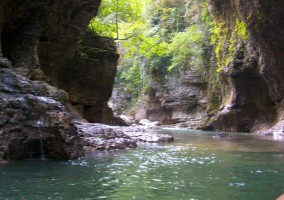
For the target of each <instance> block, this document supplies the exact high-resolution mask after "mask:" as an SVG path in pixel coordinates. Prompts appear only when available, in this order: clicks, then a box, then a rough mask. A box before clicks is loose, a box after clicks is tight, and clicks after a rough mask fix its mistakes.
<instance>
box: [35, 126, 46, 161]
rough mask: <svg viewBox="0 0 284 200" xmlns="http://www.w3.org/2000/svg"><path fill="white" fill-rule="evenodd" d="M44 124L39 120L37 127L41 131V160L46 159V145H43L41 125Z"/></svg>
mask: <svg viewBox="0 0 284 200" xmlns="http://www.w3.org/2000/svg"><path fill="white" fill-rule="evenodd" d="M42 126H43V123H42V122H41V121H37V127H38V131H39V133H40V154H41V157H40V158H41V160H45V157H44V147H43V136H42V131H41V127H42Z"/></svg>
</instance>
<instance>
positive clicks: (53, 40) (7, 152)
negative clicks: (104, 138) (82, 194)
mask: <svg viewBox="0 0 284 200" xmlns="http://www.w3.org/2000/svg"><path fill="white" fill-rule="evenodd" d="M99 4H100V0H68V1H64V2H61V1H53V0H47V1H30V0H20V1H10V0H3V1H1V2H0V36H1V37H0V38H1V39H0V67H1V75H0V78H1V79H0V85H1V89H0V101H1V107H0V112H1V125H0V135H1V141H0V160H1V159H6V160H14V159H24V158H38V157H41V154H44V156H45V157H46V158H61V159H62V158H64V159H67V158H76V157H79V156H82V155H83V150H82V144H81V140H80V139H79V137H78V136H77V132H76V127H75V126H73V124H72V123H73V122H72V119H74V116H75V114H74V116H72V114H70V112H69V111H70V109H69V110H68V109H67V107H66V105H67V103H68V94H67V93H66V92H64V91H63V90H58V89H56V88H54V87H52V86H50V85H49V84H47V83H46V82H48V83H50V84H52V85H54V86H57V87H60V88H66V89H68V90H70V92H71V95H70V96H71V98H70V99H71V101H72V103H74V98H72V97H73V96H74V93H72V91H73V92H77V91H79V90H80V89H81V91H83V90H82V88H84V84H85V82H84V81H78V82H79V84H82V85H81V86H77V85H76V84H72V83H74V82H75V81H76V80H70V77H72V75H71V74H70V71H68V69H70V66H71V65H72V64H70V63H72V62H76V61H77V64H82V63H79V61H78V60H76V58H77V57H76V55H77V53H78V51H79V50H78V43H79V41H80V40H81V39H82V38H83V36H84V35H85V33H86V30H87V26H88V24H89V21H90V20H91V19H92V18H93V17H94V16H95V15H96V14H97V12H98V7H99ZM86 37H87V36H86ZM95 38H98V36H95ZM100 44H102V43H100ZM100 44H98V45H100ZM112 48H114V47H113V45H112ZM112 51H114V52H115V49H112ZM105 52H106V54H104V53H102V51H101V52H100V54H99V55H97V57H96V58H94V57H93V58H92V59H94V60H96V59H100V57H102V58H103V61H101V62H99V64H100V66H97V67H94V68H93V70H92V73H90V72H91V71H85V72H82V73H83V74H88V73H89V74H90V75H91V76H93V75H94V71H96V70H99V69H100V67H102V68H104V67H105V68H106V69H101V70H100V72H98V75H97V76H96V77H95V78H99V79H100V80H101V81H99V80H98V81H97V82H100V83H101V84H102V85H103V84H105V83H108V84H107V86H106V88H104V89H105V91H104V93H102V92H101V93H100V94H99V95H97V94H96V95H97V96H101V97H100V99H97V100H96V104H97V110H99V109H101V110H107V108H106V107H105V104H106V101H107V98H108V97H109V96H110V94H111V84H112V81H111V80H112V79H113V78H114V75H115V67H116V66H115V62H116V59H117V57H118V56H117V55H116V54H115V53H113V54H111V55H112V56H113V59H112V61H110V66H109V68H107V67H108V63H106V64H105V65H101V64H102V63H104V62H106V59H108V58H110V57H111V56H110V53H108V52H107V51H105ZM74 60H75V61H74ZM89 60H90V59H89ZM93 63H94V62H91V63H89V64H93ZM73 66H74V65H73ZM84 66H87V63H84ZM5 68H6V69H5ZM9 68H10V69H9ZM77 69H78V68H77ZM86 70H90V68H88V69H86ZM74 71H75V72H74ZM74 71H73V72H74V73H78V70H77V71H76V70H74ZM101 71H103V72H101ZM75 77H76V74H75ZM76 78H79V77H78V76H77V77H76ZM83 78H85V79H89V78H90V76H89V77H85V76H84V77H83ZM91 78H94V77H91ZM105 79H106V80H107V81H105ZM66 84H70V85H71V86H72V87H68V88H67V86H66ZM88 85H89V86H90V85H91V82H88ZM94 87H96V85H95V86H94ZM74 88H75V91H74V90H73V89H74ZM89 89H90V88H89ZM100 89H102V90H103V88H100ZM84 91H86V90H84ZM96 91H97V90H96ZM81 94H82V95H87V96H86V98H96V97H91V96H92V95H95V93H91V94H86V93H81ZM77 96H80V94H77ZM100 101H102V102H100ZM99 106H101V108H98V107H99ZM71 110H72V108H71ZM105 113H107V114H108V115H106V114H105V115H104V116H102V114H99V115H97V116H98V117H97V118H96V119H91V118H92V117H93V116H92V115H95V116H96V114H97V113H96V111H94V112H93V113H91V114H88V115H85V114H83V116H84V117H86V118H88V117H89V118H90V119H89V118H88V119H89V120H90V121H92V120H94V121H95V120H97V121H101V122H102V118H103V117H104V118H103V119H104V120H108V119H109V118H110V117H112V112H111V110H107V112H105ZM106 116H110V117H109V118H108V117H106ZM77 118H80V117H77ZM93 118H94V117H93ZM43 151H44V152H43Z"/></svg>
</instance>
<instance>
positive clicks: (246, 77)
mask: <svg viewBox="0 0 284 200" xmlns="http://www.w3.org/2000/svg"><path fill="white" fill-rule="evenodd" d="M209 3H210V9H211V11H212V13H213V14H214V17H215V20H216V22H217V23H221V24H222V23H223V24H222V25H223V28H222V30H226V31H227V32H226V33H225V32H223V35H221V36H220V38H221V39H220V40H221V42H222V44H221V45H220V46H221V49H220V52H219V58H220V60H219V63H221V66H220V67H221V68H222V70H221V73H220V80H221V82H222V83H221V84H222V89H223V90H224V91H226V92H224V93H225V94H226V95H223V94H224V93H223V94H222V93H221V92H220V95H221V96H222V103H221V106H220V107H219V108H218V109H217V110H216V113H215V114H213V115H211V116H209V120H208V121H207V122H206V123H205V129H207V130H216V129H217V130H223V131H235V132H256V131H257V132H261V130H266V129H269V128H270V127H272V126H274V125H275V126H276V127H280V126H279V125H278V124H279V123H281V121H283V118H282V119H281V117H279V116H280V115H282V114H281V113H283V108H282V107H281V106H280V107H279V106H278V105H279V104H280V102H281V101H282V99H283V95H284V92H283V88H284V87H283V85H284V84H283V81H284V79H283V78H281V77H283V73H284V70H283V65H284V59H283V57H284V49H283V44H284V37H283V35H284V26H283V18H284V14H283V13H284V3H283V1H281V0H273V1H272V0H271V1H258V0H251V1H245V0H234V1H229V0H225V1H219V0H210V1H209ZM240 21H242V22H244V26H245V28H243V33H246V36H243V38H238V39H236V38H235V39H232V35H233V33H234V32H235V33H236V30H237V28H236V24H237V23H239V22H240ZM245 29H246V30H245ZM245 31H247V32H245ZM230 38H231V39H230ZM234 40H235V41H234ZM232 41H234V42H235V44H234V46H235V49H234V50H233V51H232V50H230V49H229V45H230V44H232ZM230 51H231V52H230ZM230 56H231V58H233V59H232V60H231V61H230V62H227V64H226V62H225V61H226V59H227V60H229V59H230ZM222 63H223V64H222ZM276 127H275V128H276ZM203 128H204V127H203ZM276 129H277V128H276Z"/></svg>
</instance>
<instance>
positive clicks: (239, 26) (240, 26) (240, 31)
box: [235, 19, 248, 41]
mask: <svg viewBox="0 0 284 200" xmlns="http://www.w3.org/2000/svg"><path fill="white" fill-rule="evenodd" d="M235 31H236V32H237V36H238V37H240V38H242V40H243V41H246V40H247V39H248V33H247V27H246V25H245V23H244V21H241V20H239V19H237V20H236V26H235Z"/></svg>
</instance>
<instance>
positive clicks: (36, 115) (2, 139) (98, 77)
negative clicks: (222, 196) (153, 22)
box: [0, 0, 284, 160]
mask: <svg viewBox="0 0 284 200" xmlns="http://www.w3.org/2000/svg"><path fill="white" fill-rule="evenodd" d="M100 3H101V1H100V0H67V1H64V2H57V1H53V0H47V1H30V0H21V1H18V2H15V1H11V0H2V1H1V2H0V38H1V39H0V78H1V79H0V102H1V105H0V107H1V110H0V113H1V120H0V160H17V159H26V158H34V157H40V152H39V151H40V149H39V144H40V140H44V146H45V154H46V156H47V157H48V158H55V159H73V158H78V157H81V156H83V155H84V149H83V146H88V145H86V144H85V143H88V141H90V140H91V139H90V140H88V139H87V140H82V136H81V135H82V130H83V129H84V127H85V126H87V127H88V126H89V127H91V128H93V129H94V130H98V128H97V127H96V126H95V125H94V124H92V123H103V124H108V125H115V126H125V125H126V123H125V122H124V121H123V120H122V119H120V118H118V117H116V116H115V115H114V114H113V112H112V110H111V109H110V108H109V106H108V104H107V102H108V100H109V98H110V97H111V94H112V90H113V84H114V79H115V75H116V72H117V65H118V59H119V55H118V53H117V50H116V46H115V43H114V41H113V40H112V39H110V38H106V37H102V36H99V35H98V34H96V33H95V32H94V31H91V30H88V25H89V22H90V20H91V19H92V18H93V17H95V16H96V15H97V13H98V8H99V5H100ZM207 3H208V9H209V12H210V13H212V15H213V16H214V19H215V21H216V23H217V24H219V26H220V27H219V28H220V29H222V31H221V32H220V33H219V39H218V44H216V45H217V46H218V45H219V51H218V53H217V63H219V65H220V66H215V68H212V69H210V70H212V71H216V70H217V67H218V68H219V69H220V70H219V72H218V73H217V75H216V73H214V76H211V77H209V81H208V82H204V81H203V80H202V79H201V78H200V76H199V75H198V74H197V73H196V71H194V70H180V71H179V74H178V75H176V76H175V77H169V76H165V77H163V78H164V82H166V84H165V85H166V89H165V90H164V91H162V90H160V88H161V87H160V83H159V82H157V81H155V80H154V79H153V80H152V81H151V84H150V88H149V90H148V93H147V95H146V96H147V98H149V99H148V100H147V101H145V102H146V103H145V102H144V104H141V107H140V108H139V109H137V112H136V113H135V115H136V116H135V117H136V119H137V120H139V119H143V118H147V119H150V120H152V121H159V122H160V123H161V124H176V123H181V126H183V127H191V128H199V129H203V130H212V131H213V130H219V131H228V132H229V131H230V132H259V133H263V134H274V133H276V134H283V131H284V118H283V117H284V101H283V97H284V82H283V81H284V80H283V79H282V77H283V73H284V71H283V69H282V67H283V65H284V59H283V58H284V47H283V46H284V37H283V36H284V26H283V19H284V12H283V11H284V3H283V2H282V1H281V0H269V1H262V0H252V1H245V0H234V1H232V0H222V1H220V0H210V1H207ZM240 21H241V22H243V23H244V24H245V25H246V38H242V37H236V38H232V36H233V35H236V27H237V25H238V24H239V22H240ZM230 45H234V51H233V52H231V51H230ZM212 80H215V81H212ZM80 123H81V125H80ZM89 123H91V124H89ZM82 127H83V128H82ZM106 129H107V130H116V129H115V128H110V127H106ZM88 130H89V129H88ZM120 131H121V130H119V134H120V136H117V135H116V133H112V131H105V132H104V131H100V134H101V135H100V136H99V137H101V138H103V137H104V136H102V135H104V134H106V136H105V137H107V138H109V139H113V138H124V140H123V142H122V143H123V148H125V147H134V146H135V144H134V143H135V142H133V140H132V139H133V138H132V139H131V137H132V136H129V135H127V134H126V135H124V133H120ZM91 132H92V131H91ZM93 132H95V131H93ZM114 132H115V131H114ZM122 132H123V131H122ZM125 132H127V131H125ZM133 132H135V131H133ZM87 134H88V133H87ZM108 134H109V135H108ZM153 134H154V133H153ZM90 135H91V136H92V134H90ZM149 137H150V136H149ZM92 140H94V139H92ZM136 140H137V139H134V141H136ZM138 140H140V139H138ZM141 140H142V141H147V139H145V140H144V139H141ZM153 140H157V138H154V139H153ZM96 141H98V140H96ZM127 141H129V143H127ZM162 141H172V138H166V139H162ZM84 144H85V145H84ZM111 145H112V143H111V144H109V143H107V144H103V146H104V147H94V148H95V149H100V148H102V149H108V148H110V146H111ZM89 146H91V144H89ZM119 148H122V147H119Z"/></svg>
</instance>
